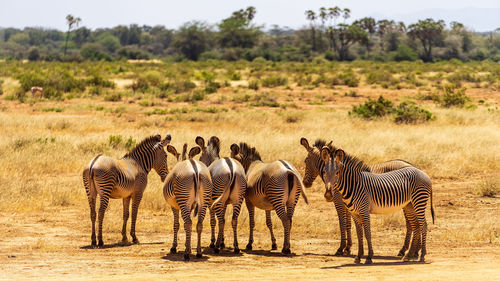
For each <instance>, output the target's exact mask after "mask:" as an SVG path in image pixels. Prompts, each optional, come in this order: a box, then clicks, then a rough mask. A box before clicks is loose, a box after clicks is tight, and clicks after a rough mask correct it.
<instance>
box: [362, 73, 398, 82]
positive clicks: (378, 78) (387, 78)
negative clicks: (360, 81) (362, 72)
mask: <svg viewBox="0 0 500 281" xmlns="http://www.w3.org/2000/svg"><path fill="white" fill-rule="evenodd" d="M391 80H392V74H390V73H389V72H388V71H373V72H370V73H368V75H367V76H366V82H367V83H368V84H381V83H383V82H391Z"/></svg>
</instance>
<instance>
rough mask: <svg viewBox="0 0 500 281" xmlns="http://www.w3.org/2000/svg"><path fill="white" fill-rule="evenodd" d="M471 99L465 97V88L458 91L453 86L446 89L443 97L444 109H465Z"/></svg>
mask: <svg viewBox="0 0 500 281" xmlns="http://www.w3.org/2000/svg"><path fill="white" fill-rule="evenodd" d="M469 101H470V98H469V97H468V96H466V95H465V88H460V89H457V88H456V87H455V86H453V85H447V86H445V87H444V94H443V96H442V97H441V105H442V106H444V107H452V106H456V107H464V106H465V104H466V103H467V102H469Z"/></svg>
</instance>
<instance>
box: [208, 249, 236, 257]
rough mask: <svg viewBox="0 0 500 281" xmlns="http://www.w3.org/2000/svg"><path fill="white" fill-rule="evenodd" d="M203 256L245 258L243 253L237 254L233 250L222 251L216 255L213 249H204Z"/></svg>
mask: <svg viewBox="0 0 500 281" xmlns="http://www.w3.org/2000/svg"><path fill="white" fill-rule="evenodd" d="M203 254H204V255H206V254H208V255H211V256H220V257H241V256H243V252H242V251H240V252H239V253H235V252H234V251H233V248H225V249H223V250H221V251H220V252H219V253H215V252H214V250H213V249H211V248H204V249H203Z"/></svg>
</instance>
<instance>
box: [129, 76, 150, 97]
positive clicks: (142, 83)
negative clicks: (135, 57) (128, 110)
mask: <svg viewBox="0 0 500 281" xmlns="http://www.w3.org/2000/svg"><path fill="white" fill-rule="evenodd" d="M130 88H132V91H134V93H135V92H137V91H140V92H142V93H145V92H146V90H147V89H149V83H148V81H147V80H146V79H145V78H144V77H139V78H137V80H135V81H134V82H133V83H132V85H130Z"/></svg>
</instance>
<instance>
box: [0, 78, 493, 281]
mask: <svg viewBox="0 0 500 281" xmlns="http://www.w3.org/2000/svg"><path fill="white" fill-rule="evenodd" d="M9 83H13V82H9ZM117 84H120V83H117ZM356 91H357V92H358V93H359V94H360V95H362V97H361V98H356V97H349V96H334V97H333V98H332V99H331V100H329V101H328V100H327V101H324V102H323V104H322V105H313V104H311V103H310V102H309V101H310V100H311V99H314V97H315V96H316V95H325V96H326V95H328V93H330V94H331V90H329V89H322V88H319V89H317V90H316V91H306V90H300V91H299V90H294V89H291V90H290V89H277V90H275V95H276V98H277V100H279V101H281V102H283V103H287V102H288V103H290V104H293V105H294V106H288V107H287V108H286V109H284V108H271V107H248V106H245V105H244V104H240V103H237V102H235V101H233V100H232V99H231V98H228V97H227V96H228V95H230V93H227V92H224V91H220V92H218V93H216V94H213V95H211V96H210V98H207V99H205V100H203V101H200V102H198V103H197V105H196V106H193V105H192V104H189V103H167V102H165V101H162V100H160V99H152V100H151V101H152V102H154V103H156V105H158V106H159V107H162V108H166V109H168V110H173V109H175V108H177V110H173V111H172V113H170V114H167V115H157V114H145V113H143V112H142V111H141V109H142V106H141V105H140V104H138V102H134V100H133V98H124V99H122V100H121V101H118V102H103V101H96V100H92V99H85V98H76V99H71V100H66V101H60V102H56V101H44V102H34V103H31V104H30V103H19V102H17V101H5V100H0V131H1V134H0V224H1V225H2V227H1V228H0V241H1V243H0V253H1V255H0V264H1V266H0V276H2V277H0V278H8V279H39V278H42V279H53V278H59V279H124V278H127V279H129V278H131V279H151V278H175V279H181V278H182V279H201V278H203V279H238V280H239V279H326V278H339V279H353V280H354V279H355V280H359V279H389V278H390V279H393V278H394V279H396V278H397V279H405V280H409V279H410V280H411V279H445V278H446V279H492V278H498V276H499V275H500V270H499V269H498V262H500V252H499V251H498V248H499V246H500V227H499V224H498V221H500V212H499V211H500V200H499V197H498V185H499V181H500V110H498V109H496V107H498V106H499V104H500V93H499V92H498V91H494V90H484V89H480V88H478V89H471V90H468V91H467V94H468V95H469V96H471V97H473V98H476V99H480V98H482V99H484V98H485V97H486V98H487V101H488V102H489V103H490V106H489V107H486V106H481V105H479V106H478V107H477V108H476V109H445V108H441V107H439V106H437V105H434V104H432V103H430V102H429V103H427V104H426V107H427V108H428V109H430V110H431V111H432V112H433V114H435V116H436V120H434V121H431V122H428V123H425V124H419V125H398V124H395V123H394V122H393V121H392V120H389V119H388V118H382V119H378V120H372V121H366V120H361V119H358V118H353V117H349V116H348V111H349V110H350V109H351V108H352V105H354V104H359V103H361V102H362V101H365V100H366V99H367V98H369V97H371V98H376V97H378V95H379V94H380V93H379V91H377V89H373V88H371V87H366V86H360V87H358V88H357V89H356ZM384 91H386V93H385V94H384V95H385V96H388V97H391V98H395V99H404V98H405V97H407V96H409V95H412V94H415V92H414V91H411V92H410V91H408V90H391V91H389V90H384ZM300 92H305V94H304V95H301V94H300ZM255 94H258V93H255ZM233 95H236V94H233ZM186 108H187V109H186ZM155 133H160V134H161V135H162V136H163V135H164V134H167V133H169V134H171V135H172V144H173V145H174V146H175V147H176V148H178V149H179V148H180V147H181V146H182V144H183V143H184V142H187V143H188V144H189V145H190V146H194V145H195V143H194V139H195V137H196V136H197V135H201V136H203V137H205V138H208V137H210V136H212V135H216V136H218V137H219V138H220V139H221V141H222V151H221V155H224V156H227V155H229V146H230V145H231V144H232V143H233V142H240V141H244V142H247V143H249V144H251V145H253V146H255V147H257V149H258V151H259V152H260V154H261V155H262V156H263V159H264V160H275V159H286V160H288V161H290V162H291V163H292V164H293V165H295V166H296V167H297V168H298V169H299V171H301V172H302V173H303V171H304V162H303V160H304V158H305V156H306V152H305V150H304V148H303V147H302V146H301V145H300V144H299V140H300V138H301V137H306V138H307V139H309V141H310V142H311V141H313V140H314V139H316V138H324V139H327V140H333V142H334V144H335V145H336V146H337V147H341V148H343V149H344V150H345V151H347V152H349V153H351V154H354V155H357V156H359V158H361V159H363V160H365V161H366V162H368V163H374V162H379V161H383V160H389V159H395V158H399V159H405V160H407V161H410V162H412V163H413V164H414V165H415V166H417V167H419V168H421V169H422V170H424V171H425V172H426V173H427V174H428V175H429V176H430V177H431V179H432V181H433V190H434V204H435V207H436V224H434V225H432V224H430V226H429V228H430V233H429V234H428V246H427V248H428V255H427V256H426V259H427V263H426V264H414V263H401V262H400V261H399V260H398V259H397V257H396V254H397V252H398V250H399V249H400V246H401V244H402V243H403V238H404V236H403V235H404V230H405V229H404V219H403V216H402V214H401V213H397V214H394V215H389V216H372V218H373V223H372V235H373V244H374V251H375V257H374V265H373V266H354V265H353V259H352V258H351V257H334V256H333V255H332V254H333V253H334V251H335V250H336V247H337V246H338V241H339V240H340V237H339V231H338V221H337V216H336V212H335V210H334V207H333V204H332V203H328V202H325V200H324V199H323V189H324V187H323V186H322V184H321V181H320V179H317V180H316V182H315V184H314V185H313V187H312V188H311V189H308V190H307V191H308V196H309V198H310V201H311V202H310V204H309V205H305V204H304V202H303V201H302V200H300V202H299V204H298V208H297V210H296V212H295V216H294V224H293V229H292V235H291V243H292V246H291V250H292V252H293V253H294V255H292V256H290V257H283V256H281V254H280V253H279V252H277V251H273V252H269V251H268V250H269V249H270V246H271V243H270V238H269V233H268V230H267V228H266V226H265V216H264V212H263V211H260V210H257V216H256V219H257V221H256V233H255V234H256V241H255V244H254V249H256V250H254V251H253V252H244V253H242V254H241V255H233V254H229V252H227V251H226V252H225V253H223V254H221V255H214V254H212V252H211V250H210V249H206V250H205V253H206V254H205V256H204V258H202V259H201V260H196V259H194V261H192V262H190V263H184V262H183V261H182V253H180V254H177V255H170V254H168V249H170V246H171V240H172V221H173V218H172V215H171V212H170V210H169V209H168V208H167V205H166V203H165V202H164V199H163V196H162V193H161V191H162V184H161V182H160V179H159V177H158V176H157V175H156V174H155V173H154V172H152V173H150V177H149V184H148V187H147V188H146V191H145V195H144V199H143V201H142V203H141V206H140V208H139V215H138V222H137V236H138V238H139V240H140V241H141V242H142V243H141V244H140V245H130V246H119V245H117V244H116V243H118V242H119V241H120V240H121V233H120V231H121V220H122V215H121V212H122V203H121V200H112V201H111V204H110V207H109V209H108V212H107V213H106V217H105V220H104V239H105V241H104V242H105V243H106V244H107V245H109V247H107V248H105V249H89V248H88V247H87V246H88V245H89V244H90V219H89V211H88V210H89V209H88V203H87V199H86V195H85V191H84V188H83V184H82V179H81V172H82V171H83V168H84V166H85V165H86V164H87V163H88V161H89V160H90V159H92V157H94V156H95V155H97V154H98V153H105V154H107V155H109V156H113V157H121V156H122V155H123V154H125V153H126V149H127V147H130V144H131V143H132V139H133V140H136V141H140V140H141V139H143V138H144V137H146V136H149V135H152V134H155ZM130 138H131V139H130ZM129 139H130V140H129ZM127 140H129V143H127ZM174 163H175V161H174V159H172V157H171V156H170V155H169V167H170V168H172V167H173V165H174ZM483 186H487V188H488V190H490V191H491V190H493V197H487V196H486V197H485V196H483V193H484V192H482V190H484V189H485V188H484V187H483ZM495 192H496V193H497V194H496V196H495ZM230 214H231V212H228V215H230ZM428 217H430V216H428ZM239 222H240V223H239V226H238V228H239V237H240V245H245V244H246V242H247V239H248V236H247V235H248V214H247V212H246V209H245V207H243V208H242V213H241V215H240V219H239ZM273 222H274V227H275V234H276V235H277V239H278V243H282V235H283V234H282V226H281V223H280V221H279V220H278V219H277V217H276V216H274V215H273ZM181 229H182V226H181ZM227 233H228V232H227V231H226V245H232V242H231V239H232V238H231V236H230V235H227ZM208 237H209V220H208V219H206V220H205V226H204V238H203V241H204V246H208V244H209V238H208ZM179 238H180V240H179V242H180V246H179V250H183V243H184V234H183V232H182V231H181V234H180V237H179ZM353 241H354V244H355V245H354V247H353V252H355V251H356V249H357V245H356V244H357V243H356V241H357V240H356V236H355V234H353ZM242 248H243V247H242ZM279 248H280V247H279Z"/></svg>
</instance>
